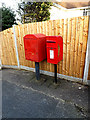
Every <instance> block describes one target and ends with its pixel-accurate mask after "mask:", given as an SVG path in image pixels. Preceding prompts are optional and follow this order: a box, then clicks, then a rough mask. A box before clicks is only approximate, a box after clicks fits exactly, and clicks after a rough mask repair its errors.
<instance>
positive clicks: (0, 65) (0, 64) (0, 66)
mask: <svg viewBox="0 0 90 120" xmlns="http://www.w3.org/2000/svg"><path fill="white" fill-rule="evenodd" d="M1 68H2V63H1V59H0V70H1Z"/></svg>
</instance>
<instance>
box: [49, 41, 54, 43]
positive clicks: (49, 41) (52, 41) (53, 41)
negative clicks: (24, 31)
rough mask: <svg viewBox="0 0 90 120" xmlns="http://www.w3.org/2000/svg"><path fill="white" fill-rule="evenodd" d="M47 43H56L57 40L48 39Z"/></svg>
mask: <svg viewBox="0 0 90 120" xmlns="http://www.w3.org/2000/svg"><path fill="white" fill-rule="evenodd" d="M47 43H56V42H55V41H47Z"/></svg>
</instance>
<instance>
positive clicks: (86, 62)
mask: <svg viewBox="0 0 90 120" xmlns="http://www.w3.org/2000/svg"><path fill="white" fill-rule="evenodd" d="M89 47H90V16H89V29H88V41H87V50H86V60H85V68H84V76H83V82H85V83H87V78H88V72H89V57H90V55H89V54H90V53H89V49H90V48H89Z"/></svg>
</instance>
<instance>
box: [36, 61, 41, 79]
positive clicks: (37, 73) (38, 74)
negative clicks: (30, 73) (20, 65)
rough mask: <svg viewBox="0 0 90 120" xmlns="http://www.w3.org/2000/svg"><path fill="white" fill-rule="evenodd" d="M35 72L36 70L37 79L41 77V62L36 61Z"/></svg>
mask: <svg viewBox="0 0 90 120" xmlns="http://www.w3.org/2000/svg"><path fill="white" fill-rule="evenodd" d="M35 72H36V79H37V80H39V79H40V72H39V62H35Z"/></svg>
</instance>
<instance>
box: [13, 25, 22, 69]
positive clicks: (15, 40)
mask: <svg viewBox="0 0 90 120" xmlns="http://www.w3.org/2000/svg"><path fill="white" fill-rule="evenodd" d="M13 33H14V42H15V49H16V57H17V63H18V68H20V64H19V56H18V49H17V39H16V33H15V25H13Z"/></svg>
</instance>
